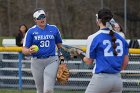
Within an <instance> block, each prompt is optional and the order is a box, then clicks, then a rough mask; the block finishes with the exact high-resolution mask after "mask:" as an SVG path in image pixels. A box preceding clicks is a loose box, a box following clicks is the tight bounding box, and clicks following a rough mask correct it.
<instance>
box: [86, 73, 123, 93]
mask: <svg viewBox="0 0 140 93" xmlns="http://www.w3.org/2000/svg"><path fill="white" fill-rule="evenodd" d="M85 93H122V80H121V76H120V74H105V73H101V74H93V76H92V79H91V81H90V83H89V85H88V87H87V89H86V91H85Z"/></svg>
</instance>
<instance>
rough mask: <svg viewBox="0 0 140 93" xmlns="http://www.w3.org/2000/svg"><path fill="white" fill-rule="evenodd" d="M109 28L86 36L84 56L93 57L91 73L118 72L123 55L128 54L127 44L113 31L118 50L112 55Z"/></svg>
mask: <svg viewBox="0 0 140 93" xmlns="http://www.w3.org/2000/svg"><path fill="white" fill-rule="evenodd" d="M109 32H110V30H109V29H103V30H99V31H98V32H96V33H95V34H93V35H90V36H89V37H88V41H87V42H88V44H87V51H86V57H88V58H92V59H95V66H94V69H93V73H110V74H111V73H118V72H120V71H121V67H122V63H123V60H124V56H125V55H128V44H127V42H126V40H125V39H124V38H122V37H121V36H120V35H119V34H117V33H115V34H114V35H115V37H116V44H117V48H116V51H117V52H118V55H117V56H114V55H113V50H114V49H113V47H112V41H111V39H112V37H111V36H110V35H109Z"/></svg>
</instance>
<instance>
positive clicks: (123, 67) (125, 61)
mask: <svg viewBox="0 0 140 93" xmlns="http://www.w3.org/2000/svg"><path fill="white" fill-rule="evenodd" d="M128 61H129V57H128V55H126V56H125V57H124V61H123V64H122V68H121V70H125V69H126V67H127V65H128Z"/></svg>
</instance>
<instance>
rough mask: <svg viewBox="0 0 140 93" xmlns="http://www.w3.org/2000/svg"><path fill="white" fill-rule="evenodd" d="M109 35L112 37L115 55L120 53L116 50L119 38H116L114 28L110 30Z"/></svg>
mask: <svg viewBox="0 0 140 93" xmlns="http://www.w3.org/2000/svg"><path fill="white" fill-rule="evenodd" d="M109 35H110V36H111V37H112V39H111V42H112V47H113V54H114V55H115V56H117V55H118V53H117V51H116V48H117V44H116V43H115V42H116V40H117V39H116V37H115V35H114V32H113V31H112V30H110V32H109Z"/></svg>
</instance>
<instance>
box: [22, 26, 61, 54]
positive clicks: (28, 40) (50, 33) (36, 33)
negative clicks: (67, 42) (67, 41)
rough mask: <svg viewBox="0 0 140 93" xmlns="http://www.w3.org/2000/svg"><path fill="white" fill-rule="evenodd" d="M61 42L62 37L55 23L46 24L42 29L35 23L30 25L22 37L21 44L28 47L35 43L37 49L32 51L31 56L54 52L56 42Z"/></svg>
mask: <svg viewBox="0 0 140 93" xmlns="http://www.w3.org/2000/svg"><path fill="white" fill-rule="evenodd" d="M58 43H62V38H61V35H60V32H59V30H58V28H57V27H56V26H55V25H49V24H47V25H46V26H45V28H44V29H41V28H39V27H38V26H37V25H35V26H33V27H31V28H30V29H29V30H28V31H27V33H26V35H25V38H24V43H23V46H25V47H27V48H30V47H31V46H32V45H37V46H38V47H39V51H38V52H37V53H33V54H32V56H33V57H49V56H54V55H55V53H56V44H58Z"/></svg>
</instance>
